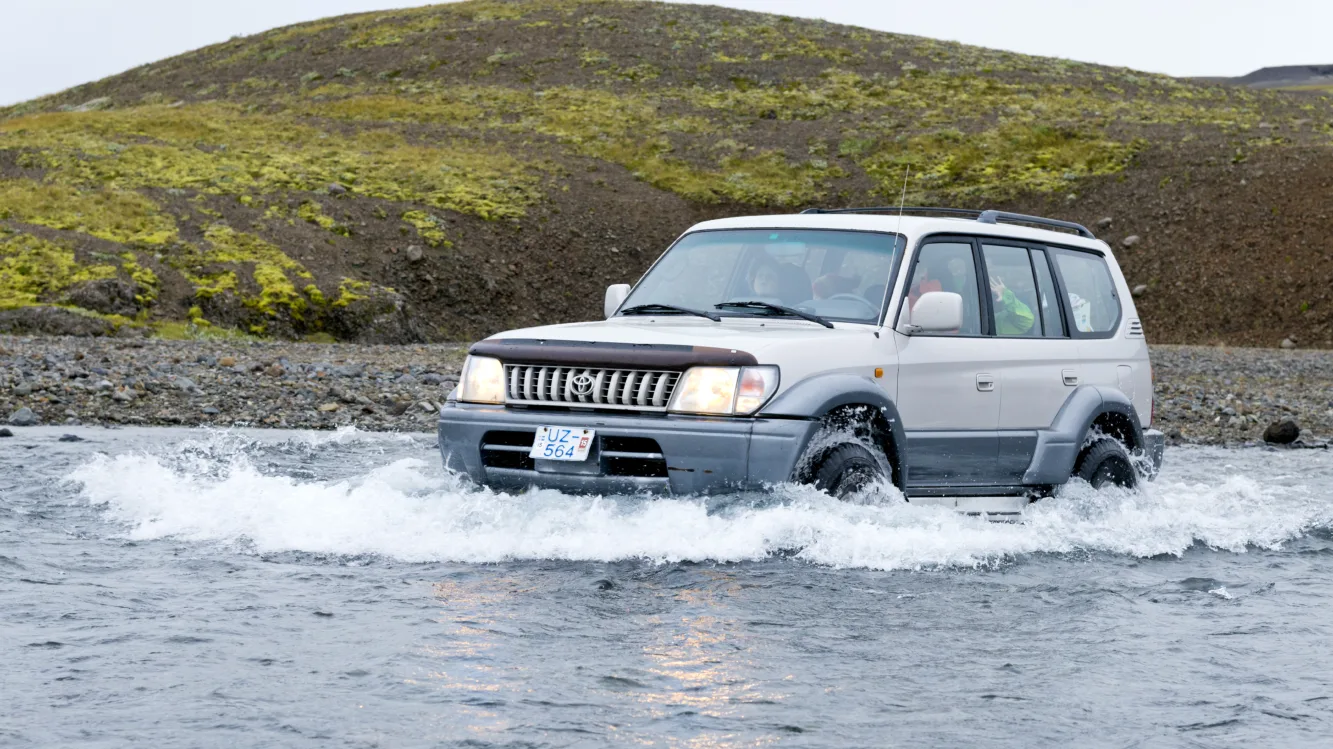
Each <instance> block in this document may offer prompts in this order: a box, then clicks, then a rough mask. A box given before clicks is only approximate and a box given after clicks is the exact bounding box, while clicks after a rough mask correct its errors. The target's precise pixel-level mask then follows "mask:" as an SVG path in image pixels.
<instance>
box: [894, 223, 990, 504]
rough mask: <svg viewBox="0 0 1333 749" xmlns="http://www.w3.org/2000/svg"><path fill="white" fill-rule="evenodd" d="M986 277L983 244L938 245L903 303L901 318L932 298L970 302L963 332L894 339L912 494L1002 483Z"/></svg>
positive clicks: (931, 247) (912, 278) (930, 244)
mask: <svg viewBox="0 0 1333 749" xmlns="http://www.w3.org/2000/svg"><path fill="white" fill-rule="evenodd" d="M978 278H979V276H978V257H977V247H976V244H975V242H973V241H972V240H971V239H969V238H931V239H928V240H927V241H926V242H925V243H924V244H922V246H921V247H920V248H919V249H918V251H917V253H916V257H915V258H914V260H913V263H912V267H911V269H910V270H909V272H908V275H907V284H906V285H905V286H904V290H903V293H902V296H901V297H900V298H899V300H898V305H897V307H896V310H895V312H896V315H901V314H903V310H910V306H911V305H912V304H913V303H914V302H915V301H916V299H917V298H918V297H919V296H920V295H921V294H922V293H925V292H927V291H951V292H955V293H958V294H961V295H962V296H963V318H964V320H963V327H962V328H961V329H960V330H958V331H957V332H954V333H946V334H916V335H904V334H902V333H898V332H896V330H895V332H894V336H895V337H896V340H895V343H896V344H897V349H898V400H897V405H898V413H899V416H900V417H901V418H902V422H903V429H904V431H905V432H906V437H907V456H906V457H907V460H906V463H907V478H906V483H907V486H908V487H909V489H910V488H912V487H948V486H958V485H990V484H994V483H996V482H995V468H996V451H997V446H998V442H997V437H996V429H997V428H998V426H999V418H1000V395H1001V394H1000V382H999V379H998V375H997V369H996V359H995V356H994V355H995V353H996V348H995V343H996V341H995V339H994V338H993V337H991V336H990V335H988V330H987V324H986V318H987V315H986V314H985V307H984V304H983V298H982V297H981V291H980V285H979V283H978ZM909 314H910V313H909ZM893 319H894V320H895V327H897V326H896V320H897V319H898V318H897V316H895V317H894V318H893Z"/></svg>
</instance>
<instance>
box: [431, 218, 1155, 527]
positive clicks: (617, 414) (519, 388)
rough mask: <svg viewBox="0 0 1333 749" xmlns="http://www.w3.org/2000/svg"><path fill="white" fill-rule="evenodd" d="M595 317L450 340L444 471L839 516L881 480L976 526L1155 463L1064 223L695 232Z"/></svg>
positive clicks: (1125, 370) (1110, 319) (822, 222)
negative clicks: (835, 510)
mask: <svg viewBox="0 0 1333 749" xmlns="http://www.w3.org/2000/svg"><path fill="white" fill-rule="evenodd" d="M904 214H907V215H904ZM604 309H605V314H606V319H605V320H599V321H596V322H585V323H570V324H563V325H548V326H542V327H537V328H528V329H524V330H513V331H508V332H505V333H501V334H498V335H495V336H492V337H490V338H487V339H485V340H483V341H480V342H478V343H476V344H474V345H473V346H472V347H471V349H470V350H469V356H468V358H467V361H466V363H465V365H464V368H463V372H462V376H461V381H460V383H459V386H458V388H457V389H456V390H455V391H454V393H452V394H451V395H450V397H449V399H448V401H447V402H446V404H445V407H444V408H442V409H441V414H440V421H439V444H440V449H441V451H442V452H443V457H444V461H445V464H446V466H447V467H449V468H450V469H453V470H456V471H459V472H462V473H465V474H466V475H468V476H470V477H472V478H473V479H474V480H476V481H477V482H480V483H482V484H485V485H488V486H492V487H497V488H505V489H523V488H525V487H528V486H537V487H551V488H556V489H560V490H563V491H574V492H600V493H620V492H639V491H652V492H662V493H671V494H700V493H718V492H731V491H738V490H747V489H762V488H765V487H769V486H772V485H774V484H776V483H781V482H800V483H808V484H813V485H814V486H815V487H817V488H819V489H823V490H826V491H828V492H829V493H830V494H832V495H834V496H838V497H845V496H847V495H850V494H852V493H854V492H857V491H859V490H861V489H863V488H864V487H865V486H866V485H867V484H869V483H871V482H874V481H879V480H887V481H890V482H892V483H893V484H894V485H896V486H897V487H899V488H900V489H901V490H902V492H903V494H904V495H905V496H906V497H907V499H908V500H909V501H912V502H923V503H931V504H944V505H947V506H950V507H956V508H959V509H965V510H972V511H997V512H1004V511H1016V509H1015V508H1018V507H1021V506H1022V505H1023V504H1026V503H1027V502H1028V501H1030V500H1032V499H1035V498H1038V497H1042V496H1047V495H1049V494H1051V493H1052V492H1053V491H1054V490H1055V489H1056V488H1057V487H1059V486H1060V485H1062V484H1065V483H1066V482H1068V481H1069V480H1070V479H1071V478H1081V479H1083V480H1085V481H1087V482H1088V483H1090V484H1092V485H1093V486H1094V487H1101V486H1104V485H1108V484H1113V485H1119V486H1133V485H1135V484H1136V483H1137V482H1139V481H1141V480H1144V479H1151V478H1153V477H1154V476H1155V475H1156V473H1157V470H1158V469H1159V467H1160V466H1161V462H1162V453H1163V436H1162V434H1161V433H1160V432H1158V431H1156V430H1152V429H1149V428H1148V426H1149V424H1150V423H1151V419H1152V398H1153V395H1152V374H1151V368H1150V365H1149V362H1148V346H1147V343H1146V341H1145V340H1144V335H1143V326H1142V325H1141V324H1140V322H1139V319H1138V316H1137V315H1136V313H1135V310H1134V300H1133V298H1132V297H1131V295H1130V294H1129V290H1128V287H1127V286H1126V283H1125V279H1124V277H1123V275H1122V274H1121V272H1120V268H1119V266H1118V265H1117V264H1116V260H1115V257H1114V256H1113V255H1112V253H1111V249H1110V247H1109V246H1108V245H1107V244H1106V243H1105V242H1103V241H1100V240H1098V239H1096V238H1095V237H1094V236H1093V234H1092V232H1090V231H1088V230H1087V229H1086V228H1084V227H1083V226H1080V225H1078V224H1073V223H1069V222H1064V221H1057V220H1053V219H1047V218H1041V217H1036V216H1025V215H1019V214H1011V213H1003V212H998V211H956V210H952V209H941V208H906V209H901V210H900V209H898V208H892V209H883V208H870V209H841V210H819V209H813V210H810V211H806V212H804V213H801V214H794V215H782V216H756V217H745V218H731V219H722V220H717V221H707V222H704V223H701V224H698V225H696V226H694V227H692V228H691V229H690V230H689V231H687V232H686V233H685V234H683V235H682V236H681V237H680V238H679V239H678V240H676V242H675V243H674V244H673V245H672V246H671V247H670V249H668V250H667V251H666V252H665V253H664V254H663V255H662V256H661V258H659V259H658V261H657V262H656V263H655V264H654V265H653V266H652V267H651V268H650V269H649V270H648V272H647V273H645V274H644V276H643V277H642V278H641V279H640V280H639V282H638V283H637V284H636V285H634V286H633V287H632V288H631V287H630V286H629V285H627V284H617V285H614V286H611V287H610V288H609V289H607V292H606V299H605V307H604Z"/></svg>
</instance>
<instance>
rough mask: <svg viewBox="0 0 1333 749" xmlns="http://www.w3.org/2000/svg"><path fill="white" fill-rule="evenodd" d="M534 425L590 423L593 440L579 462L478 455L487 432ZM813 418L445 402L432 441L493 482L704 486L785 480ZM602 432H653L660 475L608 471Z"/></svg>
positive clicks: (620, 489) (665, 488)
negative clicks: (520, 464) (501, 462)
mask: <svg viewBox="0 0 1333 749" xmlns="http://www.w3.org/2000/svg"><path fill="white" fill-rule="evenodd" d="M540 426H567V427H580V428H590V429H595V430H597V436H598V440H597V444H596V445H595V446H594V448H593V452H592V454H591V455H590V456H589V458H588V460H587V461H582V462H578V463H574V462H559V461H540V460H539V461H533V462H532V463H533V465H532V466H531V467H525V468H516V467H497V466H495V465H487V464H486V462H487V461H484V460H483V457H482V444H483V442H484V441H485V437H486V435H487V433H488V432H533V433H535V432H536V431H537V428H538V427H540ZM818 426H819V424H818V422H816V421H813V420H807V419H763V418H755V419H748V418H720V417H717V418H714V417H706V416H683V415H676V414H671V415H643V414H625V415H621V414H607V413H605V412H576V411H528V410H523V409H507V408H504V407H501V406H481V405H473V404H462V403H449V404H446V405H445V407H444V408H443V409H441V410H440V422H439V441H440V452H441V453H442V455H443V457H444V464H445V467H447V468H449V469H451V470H454V471H458V472H459V473H464V474H467V475H468V476H470V477H471V478H472V479H473V480H474V481H476V482H478V483H480V484H484V485H486V486H491V487H495V488H502V489H517V490H522V489H525V488H527V487H529V486H537V487H542V488H551V489H558V490H561V491H567V492H580V493H600V494H615V493H625V492H641V491H650V492H659V493H670V494H709V493H717V492H726V491H737V490H744V489H762V488H764V487H765V486H767V485H771V484H775V483H780V482H783V481H788V480H789V479H790V478H791V476H792V472H793V469H794V467H795V466H796V461H797V460H798V459H799V457H800V455H801V452H802V451H803V450H804V449H805V445H806V443H807V442H808V441H809V438H810V436H811V435H812V434H813V433H814V431H815V429H816V428H817V427H818ZM606 437H611V438H617V437H627V438H641V439H651V440H655V441H656V442H657V445H658V446H659V448H660V458H657V459H656V460H658V461H664V462H665V473H666V475H665V476H628V475H608V473H607V471H608V468H607V466H608V465H609V462H608V460H607V459H605V456H603V455H602V453H603V450H602V449H601V444H602V438H606ZM487 454H488V456H490V455H494V453H492V452H490V451H488V453H487ZM645 455H651V454H650V453H645ZM487 460H490V458H489V457H488V459H487ZM525 462H526V461H525ZM645 462H646V461H645Z"/></svg>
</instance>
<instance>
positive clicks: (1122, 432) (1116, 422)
mask: <svg viewBox="0 0 1333 749" xmlns="http://www.w3.org/2000/svg"><path fill="white" fill-rule="evenodd" d="M1098 432H1100V433H1101V434H1104V435H1106V436H1107V437H1114V438H1116V439H1117V440H1119V441H1120V443H1121V444H1123V445H1124V446H1125V449H1127V450H1131V451H1132V450H1135V449H1137V448H1138V447H1140V445H1139V440H1138V432H1137V431H1136V430H1135V429H1134V421H1133V420H1132V419H1130V418H1129V416H1127V415H1126V414H1122V413H1119V412H1116V411H1106V412H1104V413H1102V414H1099V415H1098V416H1097V418H1095V419H1093V420H1092V424H1091V425H1089V426H1088V436H1089V437H1091V436H1092V435H1093V434H1096V433H1098Z"/></svg>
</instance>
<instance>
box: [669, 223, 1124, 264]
mask: <svg viewBox="0 0 1333 749" xmlns="http://www.w3.org/2000/svg"><path fill="white" fill-rule="evenodd" d="M717 229H846V230H851V231H882V232H899V233H902V234H903V235H905V236H907V237H909V238H919V237H923V236H926V235H928V234H967V235H975V236H982V237H998V238H1004V239H1020V240H1027V241H1033V242H1042V243H1045V244H1054V245H1065V246H1068V247H1085V248H1087V249H1090V250H1098V251H1101V252H1105V253H1106V254H1108V255H1109V254H1111V247H1110V245H1108V244H1107V243H1106V242H1104V241H1102V240H1100V239H1089V238H1087V237H1080V236H1078V235H1077V234H1071V233H1068V232H1062V231H1052V230H1050V229H1041V228H1037V227H1034V226H1026V225H1022V224H1007V223H996V224H987V223H982V222H980V221H977V220H975V219H968V218H952V217H943V216H906V215H905V216H902V217H901V218H899V217H898V216H896V215H888V214H866V213H787V214H777V215H771V216H736V217H734V218H720V219H714V220H712V221H704V222H702V223H698V224H695V225H694V226H692V227H690V229H689V231H687V232H686V234H688V233H690V232H696V231H714V230H717Z"/></svg>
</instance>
